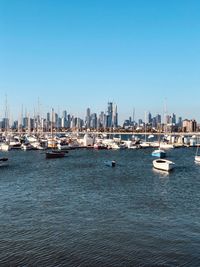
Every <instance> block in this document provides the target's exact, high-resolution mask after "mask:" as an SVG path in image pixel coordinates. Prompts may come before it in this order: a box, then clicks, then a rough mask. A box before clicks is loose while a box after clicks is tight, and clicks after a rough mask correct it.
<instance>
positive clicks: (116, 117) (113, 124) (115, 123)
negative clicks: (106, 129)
mask: <svg viewBox="0 0 200 267" xmlns="http://www.w3.org/2000/svg"><path fill="white" fill-rule="evenodd" d="M112 115H113V118H112V126H113V127H115V128H117V126H118V113H117V105H116V104H115V105H113V114H112Z"/></svg>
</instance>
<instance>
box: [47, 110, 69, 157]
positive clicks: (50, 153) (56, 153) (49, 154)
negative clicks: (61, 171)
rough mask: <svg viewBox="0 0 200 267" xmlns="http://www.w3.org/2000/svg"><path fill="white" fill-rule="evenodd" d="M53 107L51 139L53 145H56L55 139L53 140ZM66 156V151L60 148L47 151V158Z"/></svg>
mask: <svg viewBox="0 0 200 267" xmlns="http://www.w3.org/2000/svg"><path fill="white" fill-rule="evenodd" d="M53 112H54V111H53V109H52V119H51V140H52V145H53V146H52V147H54V140H53ZM64 156H65V152H63V151H60V150H53V149H52V150H51V151H48V152H46V158H47V159H53V158H63V157H64Z"/></svg>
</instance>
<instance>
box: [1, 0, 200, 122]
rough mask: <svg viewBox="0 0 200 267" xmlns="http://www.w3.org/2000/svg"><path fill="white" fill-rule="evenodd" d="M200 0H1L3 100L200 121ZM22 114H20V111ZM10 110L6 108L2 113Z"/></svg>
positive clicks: (15, 109)
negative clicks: (110, 104) (113, 108)
mask: <svg viewBox="0 0 200 267" xmlns="http://www.w3.org/2000/svg"><path fill="white" fill-rule="evenodd" d="M199 11H200V3H199V2H198V1H192V3H189V2H188V1H179V0H176V1H173V3H172V2H169V1H168V2H165V3H164V2H161V1H151V2H149V1H142V2H140V3H139V2H137V3H136V2H134V1H128V0H127V1H125V2H123V3H122V1H112V0H111V1H109V2H108V1H84V2H83V1H76V2H72V1H59V3H56V2H55V1H51V0H49V1H42V2H41V1H37V0H35V1H24V0H21V1H11V0H8V1H4V0H3V1H1V3H0V12H1V13H0V58H1V60H0V105H1V107H2V108H1V114H0V115H3V112H4V111H3V107H4V106H5V104H4V103H5V95H6V94H7V97H8V104H9V106H10V110H11V112H12V113H13V114H19V113H20V111H21V106H22V105H23V107H24V108H27V110H28V111H29V112H33V111H34V109H36V108H37V99H38V98H39V99H40V102H41V105H42V110H44V112H45V111H47V110H48V109H50V108H51V107H54V108H55V109H60V110H64V109H67V110H69V112H70V113H72V114H75V115H76V116H78V117H83V116H84V114H85V109H86V108H87V107H90V108H91V109H92V110H95V111H96V112H98V111H101V110H102V111H105V103H107V102H108V101H111V102H114V103H117V105H118V109H119V113H120V118H119V120H120V122H122V121H123V120H125V119H126V118H128V117H129V116H130V115H131V114H132V110H133V108H134V109H135V116H136V117H137V118H144V113H145V112H148V111H151V112H152V113H154V114H155V113H159V114H163V111H164V106H165V103H166V105H167V112H168V113H169V114H172V113H173V112H174V113H176V114H181V116H182V117H183V118H189V119H192V118H195V119H196V120H197V121H200V112H199V103H198V99H199V98H200V90H199V84H200V77H199V71H200V65H199V62H200V54H199V46H200V31H199V26H200V18H199ZM17 116H18V115H17ZM1 117H2V116H1Z"/></svg>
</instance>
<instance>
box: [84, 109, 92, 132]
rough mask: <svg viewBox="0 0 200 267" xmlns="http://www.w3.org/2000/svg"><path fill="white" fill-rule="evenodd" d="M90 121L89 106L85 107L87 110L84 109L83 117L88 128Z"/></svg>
mask: <svg viewBox="0 0 200 267" xmlns="http://www.w3.org/2000/svg"><path fill="white" fill-rule="evenodd" d="M90 121H91V116H90V108H87V110H86V118H85V126H86V128H90Z"/></svg>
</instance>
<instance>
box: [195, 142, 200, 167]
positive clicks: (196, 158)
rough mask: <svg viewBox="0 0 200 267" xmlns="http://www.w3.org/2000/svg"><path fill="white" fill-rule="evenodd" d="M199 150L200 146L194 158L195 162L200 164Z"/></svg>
mask: <svg viewBox="0 0 200 267" xmlns="http://www.w3.org/2000/svg"><path fill="white" fill-rule="evenodd" d="M198 150H199V145H198V146H197V150H196V154H195V157H194V160H195V162H199V163H200V155H198Z"/></svg>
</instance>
